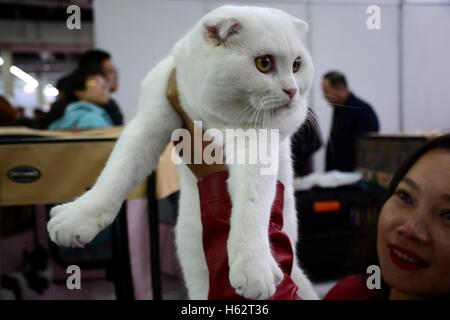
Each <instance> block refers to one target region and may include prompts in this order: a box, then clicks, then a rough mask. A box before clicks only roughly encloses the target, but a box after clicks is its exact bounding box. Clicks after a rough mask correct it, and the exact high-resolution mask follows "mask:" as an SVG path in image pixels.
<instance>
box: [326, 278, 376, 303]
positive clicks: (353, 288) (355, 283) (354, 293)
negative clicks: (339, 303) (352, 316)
mask: <svg viewBox="0 0 450 320" xmlns="http://www.w3.org/2000/svg"><path fill="white" fill-rule="evenodd" d="M366 281H367V277H366V276H365V275H363V274H354V275H350V276H348V277H346V278H344V279H342V280H341V281H339V282H338V283H337V284H336V285H335V286H334V287H333V288H332V289H331V290H330V291H329V292H328V293H327V294H326V296H325V297H324V298H323V300H379V299H382V292H381V290H377V289H373V290H370V289H368V288H367V285H366Z"/></svg>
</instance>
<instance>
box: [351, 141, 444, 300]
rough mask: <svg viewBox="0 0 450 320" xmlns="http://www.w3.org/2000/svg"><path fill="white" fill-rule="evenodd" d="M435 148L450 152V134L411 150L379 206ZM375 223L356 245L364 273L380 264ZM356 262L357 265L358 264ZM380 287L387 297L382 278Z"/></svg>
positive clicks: (386, 287)
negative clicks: (419, 161)
mask: <svg viewBox="0 0 450 320" xmlns="http://www.w3.org/2000/svg"><path fill="white" fill-rule="evenodd" d="M436 149H444V150H448V151H449V152H450V134H446V135H442V136H440V137H437V138H434V139H432V140H430V141H428V142H426V143H425V144H424V145H423V146H421V147H420V148H419V149H417V150H416V151H415V152H413V153H412V154H411V155H410V156H409V157H408V158H407V160H406V161H405V162H404V163H403V164H401V165H400V167H399V168H398V169H397V170H396V171H395V173H394V176H393V177H392V179H391V181H390V183H389V186H388V188H387V190H386V193H385V195H384V199H383V201H382V203H380V204H379V208H380V210H381V208H382V207H383V205H384V204H385V203H386V201H388V200H389V198H390V197H391V196H392V195H393V194H394V192H395V190H396V189H397V186H398V184H399V183H400V181H402V179H403V178H404V177H405V175H406V174H407V173H408V171H409V170H410V169H411V168H412V166H414V164H415V163H416V162H417V161H418V160H419V159H420V158H422V156H424V155H425V154H427V153H428V152H430V151H432V150H436ZM377 225H378V223H377V222H375V223H374V224H373V225H371V226H370V227H369V228H368V230H367V234H366V236H365V237H364V239H363V240H362V241H361V245H360V246H358V250H357V252H358V254H359V257H358V258H356V260H357V261H358V260H359V261H360V263H359V264H360V270H359V272H361V273H363V274H365V273H366V268H367V267H368V266H370V265H378V266H379V265H380V262H379V260H378V254H377V246H376V245H377ZM359 264H358V265H359ZM381 284H382V285H381V289H382V293H383V296H384V297H385V298H386V299H387V298H388V297H389V293H390V287H389V286H388V285H387V284H386V283H385V282H384V281H383V280H382V283H381Z"/></svg>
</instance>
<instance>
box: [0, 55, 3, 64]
mask: <svg viewBox="0 0 450 320" xmlns="http://www.w3.org/2000/svg"><path fill="white" fill-rule="evenodd" d="M1 65H3V58H2V57H0V66H1Z"/></svg>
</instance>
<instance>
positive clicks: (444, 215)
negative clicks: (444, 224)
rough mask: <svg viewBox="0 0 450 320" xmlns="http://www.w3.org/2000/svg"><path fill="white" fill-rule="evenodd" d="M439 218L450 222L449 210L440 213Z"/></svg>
mask: <svg viewBox="0 0 450 320" xmlns="http://www.w3.org/2000/svg"><path fill="white" fill-rule="evenodd" d="M440 216H441V217H442V218H444V219H445V220H447V221H450V210H449V211H445V212H442V213H441V214H440Z"/></svg>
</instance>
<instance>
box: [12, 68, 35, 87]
mask: <svg viewBox="0 0 450 320" xmlns="http://www.w3.org/2000/svg"><path fill="white" fill-rule="evenodd" d="M9 71H11V73H12V74H13V75H15V76H16V77H17V78H19V79H22V80H23V81H25V82H26V83H27V84H29V85H30V86H34V87H37V86H39V82H38V81H37V80H36V79H35V78H33V77H32V76H30V75H29V74H28V73H26V72H25V71H23V70H22V69H20V68H17V67H16V66H11V68H9Z"/></svg>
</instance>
